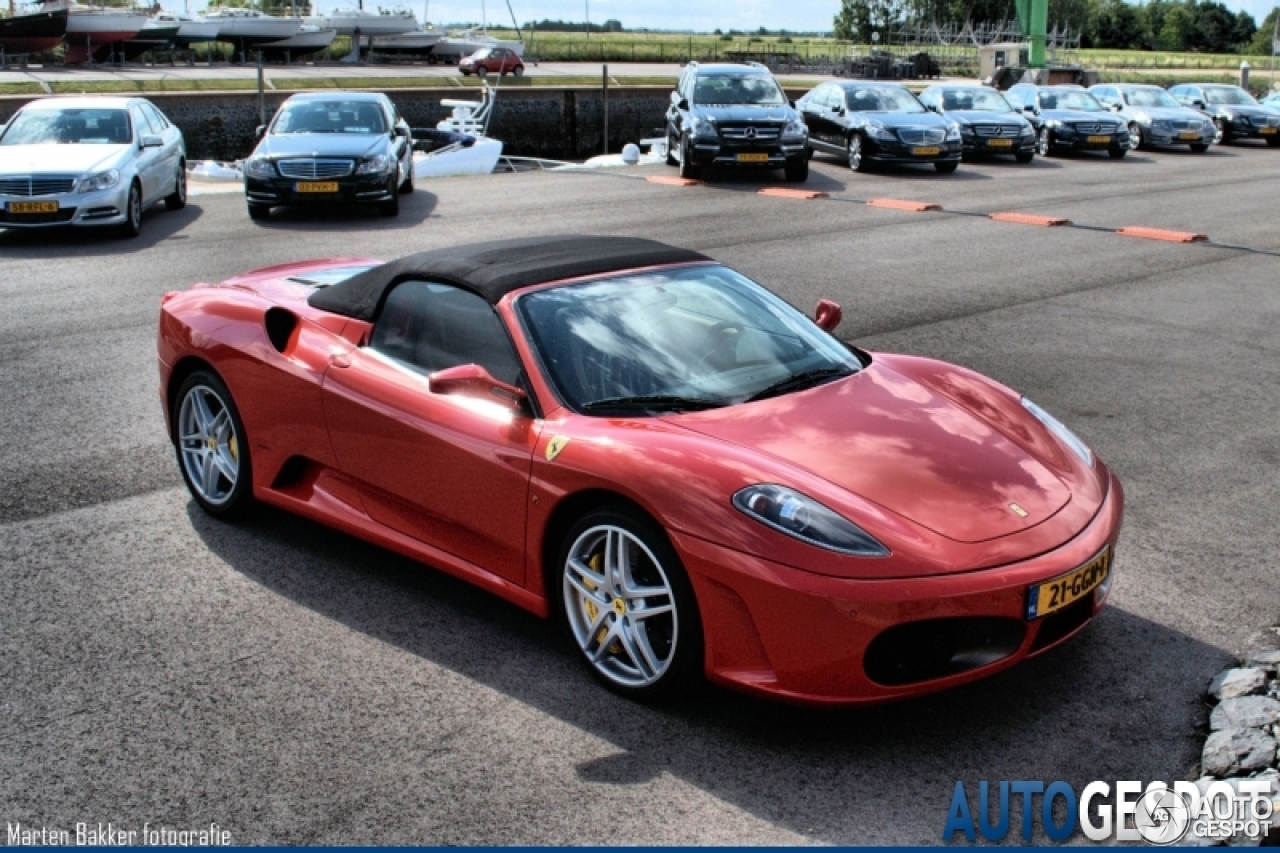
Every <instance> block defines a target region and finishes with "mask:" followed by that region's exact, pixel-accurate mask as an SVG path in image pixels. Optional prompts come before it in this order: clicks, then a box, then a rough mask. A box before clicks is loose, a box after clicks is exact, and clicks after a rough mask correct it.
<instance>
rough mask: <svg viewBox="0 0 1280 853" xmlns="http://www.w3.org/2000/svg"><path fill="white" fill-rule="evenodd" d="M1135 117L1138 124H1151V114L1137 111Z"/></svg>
mask: <svg viewBox="0 0 1280 853" xmlns="http://www.w3.org/2000/svg"><path fill="white" fill-rule="evenodd" d="M1133 118H1134V120H1135V121H1137V122H1138V124H1151V116H1149V115H1147V114H1146V113H1135V114H1134V116H1133ZM1157 123H1158V122H1157Z"/></svg>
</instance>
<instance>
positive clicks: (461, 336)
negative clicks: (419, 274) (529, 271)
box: [369, 281, 521, 385]
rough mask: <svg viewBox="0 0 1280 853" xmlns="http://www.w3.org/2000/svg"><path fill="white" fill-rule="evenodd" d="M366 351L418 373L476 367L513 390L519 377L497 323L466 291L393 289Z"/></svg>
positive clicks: (420, 284) (409, 285)
mask: <svg viewBox="0 0 1280 853" xmlns="http://www.w3.org/2000/svg"><path fill="white" fill-rule="evenodd" d="M369 346H370V348H372V349H373V350H375V351H376V352H378V353H381V354H382V355H385V356H387V357H388V358H393V359H395V360H396V361H398V362H401V363H403V364H405V365H406V366H408V367H411V368H413V369H415V370H417V371H419V372H421V373H426V374H430V373H435V372H436V371H437V370H444V369H445V368H448V367H457V366H458V365H460V364H478V365H480V366H481V367H483V368H485V369H486V370H488V371H489V372H490V373H491V374H493V377H494V378H495V379H498V380H500V381H502V382H506V383H509V384H512V385H514V384H515V383H516V381H517V380H518V379H519V377H520V372H521V371H520V360H519V359H518V358H517V357H516V353H515V350H514V349H513V348H512V346H511V339H510V338H508V337H507V332H506V329H504V328H503V326H502V321H501V320H499V319H498V315H497V314H496V313H494V310H493V308H492V307H490V305H489V303H488V302H485V301H484V300H483V299H481V298H480V297H479V296H477V295H476V294H474V293H471V292H470V291H467V290H462V289H461V288H458V287H453V286H451V285H447V284H436V283H435V282H427V281H406V282H403V283H401V284H398V285H396V287H395V289H394V290H392V291H391V293H390V295H389V296H387V301H386V302H385V303H384V304H383V306H382V314H381V315H380V316H379V317H378V321H377V323H376V324H375V325H374V327H373V338H372V340H370V342H369Z"/></svg>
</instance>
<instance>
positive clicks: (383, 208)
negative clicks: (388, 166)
mask: <svg viewBox="0 0 1280 853" xmlns="http://www.w3.org/2000/svg"><path fill="white" fill-rule="evenodd" d="M390 190H391V198H389V199H387V200H386V201H383V202H379V203H378V213H379V214H381V215H382V216H385V217H387V218H388V219H391V218H392V217H395V216H399V215H400V194H399V193H398V192H397V191H396V187H395V183H394V179H393V182H392V186H391V187H390Z"/></svg>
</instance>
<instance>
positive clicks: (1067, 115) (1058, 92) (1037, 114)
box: [1005, 83, 1129, 160]
mask: <svg viewBox="0 0 1280 853" xmlns="http://www.w3.org/2000/svg"><path fill="white" fill-rule="evenodd" d="M1005 97H1006V98H1008V100H1009V103H1011V104H1013V105H1014V106H1015V107H1017V108H1018V109H1020V110H1022V111H1023V114H1024V115H1026V117H1027V119H1028V120H1029V121H1030V122H1031V123H1032V125H1034V126H1035V128H1036V151H1037V152H1039V153H1040V154H1042V155H1047V154H1056V153H1058V152H1060V151H1106V152H1107V153H1108V154H1109V155H1111V159H1113V160H1119V159H1120V158H1122V157H1124V155H1126V154H1128V153H1129V128H1128V127H1127V126H1126V125H1125V123H1124V122H1123V121H1121V120H1120V119H1118V118H1116V117H1115V115H1114V114H1113V113H1112V112H1111V111H1110V110H1108V109H1107V108H1106V107H1104V106H1103V105H1102V104H1100V103H1098V99H1097V98H1095V97H1094V96H1093V95H1090V94H1089V93H1088V92H1086V91H1085V90H1084V89H1081V88H1080V87H1079V86H1033V85H1031V84H1030V83H1019V84H1018V85H1017V86H1014V87H1013V88H1011V89H1010V90H1009V91H1008V92H1005Z"/></svg>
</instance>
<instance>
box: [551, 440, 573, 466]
mask: <svg viewBox="0 0 1280 853" xmlns="http://www.w3.org/2000/svg"><path fill="white" fill-rule="evenodd" d="M568 443H569V436H567V435H557V436H552V438H551V440H550V441H548V442H547V461H548V462H553V461H555V458H556V457H557V456H559V455H560V451H561V450H564V448H565V445H567V444H568Z"/></svg>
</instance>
